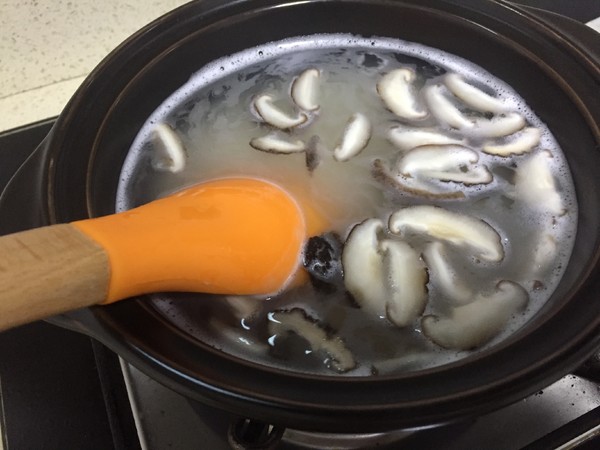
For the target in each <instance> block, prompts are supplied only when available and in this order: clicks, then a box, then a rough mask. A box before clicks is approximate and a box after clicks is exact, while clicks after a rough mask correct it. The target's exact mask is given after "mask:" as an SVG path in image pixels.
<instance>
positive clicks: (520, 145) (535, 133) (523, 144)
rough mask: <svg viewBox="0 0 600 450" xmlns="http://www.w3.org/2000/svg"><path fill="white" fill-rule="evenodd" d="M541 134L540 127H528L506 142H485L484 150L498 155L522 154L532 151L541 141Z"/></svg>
mask: <svg viewBox="0 0 600 450" xmlns="http://www.w3.org/2000/svg"><path fill="white" fill-rule="evenodd" d="M541 135H542V132H541V131H540V129H539V128H535V127H527V128H524V129H523V130H522V131H521V132H520V133H518V134H517V135H516V136H514V138H512V139H510V140H509V142H507V143H506V144H495V143H493V142H487V143H485V144H484V145H483V151H484V152H485V153H488V154H490V155H496V156H511V155H522V154H523V153H528V152H530V151H531V150H532V149H533V148H534V147H535V146H537V145H538V144H539V143H540V138H541Z"/></svg>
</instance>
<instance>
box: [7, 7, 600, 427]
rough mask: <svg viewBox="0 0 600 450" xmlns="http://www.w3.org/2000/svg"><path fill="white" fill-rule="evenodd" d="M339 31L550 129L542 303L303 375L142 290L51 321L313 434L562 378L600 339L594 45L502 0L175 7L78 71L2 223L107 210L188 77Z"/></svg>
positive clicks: (459, 410)
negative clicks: (383, 364)
mask: <svg viewBox="0 0 600 450" xmlns="http://www.w3.org/2000/svg"><path fill="white" fill-rule="evenodd" d="M282 24H285V26H284V25H282ZM338 32H341V33H352V34H358V35H362V36H386V37H395V38H400V39H405V40H409V41H416V42H420V43H422V44H425V45H428V46H431V47H437V48H440V49H442V50H445V51H448V52H451V53H454V54H457V55H459V56H462V57H463V58H466V59H468V60H471V61H473V62H475V63H476V64H479V65H480V66H482V67H483V68H485V69H487V70H488V71H489V72H491V73H492V74H494V75H496V76H497V77H499V78H501V79H503V80H505V81H506V82H508V83H509V84H510V85H512V87H513V88H514V89H515V90H516V91H517V92H519V93H520V94H521V95H522V96H523V97H524V98H525V100H526V101H527V102H528V104H529V105H530V106H531V107H532V109H533V110H534V111H536V112H537V114H538V115H539V116H540V117H541V119H542V120H543V121H544V122H545V123H546V124H547V125H548V126H549V128H550V129H551V131H552V132H553V133H554V135H555V137H556V138H557V140H558V141H559V143H560V145H561V146H562V148H563V150H564V152H565V154H566V157H567V160H568V162H569V165H570V168H571V170H572V174H573V177H574V180H575V187H576V191H577V196H578V201H579V211H580V215H579V225H578V231H577V238H576V242H575V248H574V251H573V255H572V258H571V261H570V263H569V265H568V267H567V269H566V272H565V274H564V277H563V279H562V281H561V283H560V284H559V286H558V288H557V289H556V291H555V293H554V294H553V295H552V297H551V298H550V300H549V301H548V302H547V305H546V306H545V307H544V308H543V310H542V311H540V312H539V314H537V315H536V316H535V317H534V318H533V319H532V320H531V321H530V322H529V323H528V324H527V325H526V326H524V327H523V328H522V329H521V330H519V331H518V332H517V333H515V334H514V335H513V336H512V337H510V338H509V339H507V340H506V341H504V342H502V343H501V344H499V345H497V346H495V347H493V348H491V349H489V350H487V351H484V352H481V353H479V354H476V355H473V356H471V357H469V358H466V359H464V360H461V361H459V362H457V363H453V364H449V365H444V366H441V367H437V368H433V369H428V370H424V371H419V372H414V373H407V374H403V375H396V376H379V377H368V378H343V377H338V376H327V377H322V376H313V375H303V374H298V373H291V372H286V371H283V370H278V369H273V368H268V367H264V366H260V365H257V364H253V363H250V362H247V361H244V360H241V359H238V358H236V357H233V356H228V355H226V354H223V353H221V352H219V351H217V350H215V349H213V348H211V347H210V346H207V345H205V344H203V343H202V342H199V341H197V340H195V339H193V338H192V337H191V336H190V335H189V334H187V333H186V331H185V330H181V329H177V328H176V327H174V326H173V325H172V324H171V323H170V322H167V321H166V320H165V319H164V318H163V317H162V316H161V315H159V314H158V313H157V311H156V310H154V309H153V308H152V306H151V305H150V303H149V302H145V301H144V299H131V300H129V301H126V302H121V303H120V304H117V305H114V306H110V307H96V308H90V309H85V310H82V311H78V312H75V313H72V314H68V315H66V316H63V317H58V318H56V319H53V321H54V322H56V323H58V324H60V325H63V326H66V327H69V328H72V329H75V330H79V331H81V332H83V333H86V334H89V335H91V336H93V337H95V338H97V339H99V340H100V341H101V342H103V343H105V344H106V345H107V346H109V347H110V348H112V349H113V350H115V351H116V352H117V353H119V354H120V355H121V356H122V357H124V358H125V359H126V360H127V361H129V362H131V363H132V364H134V365H135V366H137V367H138V368H139V369H141V370H142V371H144V372H145V373H147V374H148V375H150V376H151V377H153V378H155V379H156V380H158V381H160V382H162V383H163V384H165V385H167V386H169V387H170V388H172V389H174V390H176V391H179V392H180V393H182V394H184V395H186V396H188V397H190V398H192V399H195V400H199V401H202V402H204V403H206V404H208V405H211V406H217V407H220V408H223V409H226V410H228V411H231V412H234V413H237V414H239V415H242V416H247V417H252V418H255V419H258V420H263V421H265V422H268V423H274V424H278V425H284V426H293V427H294V428H297V429H310V430H315V431H331V432H344V431H348V432H359V431H363V432H366V431H383V430H389V429H395V428H400V427H421V426H429V425H436V424H443V423H448V422H451V421H455V420H458V419H462V418H468V417H472V416H474V415H479V414H481V413H484V412H487V411H490V410H493V409H496V408H500V407H502V406H504V405H507V404H509V403H511V402H514V401H516V400H519V399H522V398H524V397H526V396H527V395H529V394H532V393H534V392H536V391H537V390H539V389H540V388H543V387H545V386H547V385H549V384H550V383H552V382H553V381H555V380H557V379H558V378H560V377H562V376H563V375H565V374H567V373H569V372H570V371H572V370H573V369H574V368H575V367H577V366H578V365H580V364H581V363H582V362H583V361H584V360H585V359H586V358H588V357H589V356H590V355H591V354H592V353H593V352H594V351H595V350H596V349H598V348H599V347H600V264H599V261H598V259H599V247H600V176H599V175H598V174H600V130H599V124H600V95H599V93H600V57H599V55H600V51H599V49H600V44H599V42H598V39H597V37H595V36H591V32H590V37H591V40H590V42H591V44H590V43H584V42H582V41H579V40H578V39H576V38H574V37H573V36H572V35H571V34H570V33H568V32H564V33H563V32H561V31H558V30H557V29H555V28H552V27H550V26H548V25H547V23H546V22H545V21H544V20H543V19H540V18H539V17H538V16H536V15H533V14H531V13H529V12H526V11H524V10H521V9H519V8H517V7H514V6H513V5H511V4H510V3H507V2H504V1H496V2H492V1H484V0H404V1H401V0H399V1H391V0H345V1H341V0H338V1H334V0H330V1H325V0H317V1H301V2H296V1H294V2H292V1H283V0H246V1H244V0H240V1H235V2H229V3H226V4H224V3H223V2H221V1H219V0H207V1H199V2H194V3H190V4H187V5H185V6H183V7H181V8H179V9H177V10H175V11H173V12H172V13H170V14H168V15H166V16H164V17H162V18H160V19H159V20H157V21H155V22H153V23H152V24H150V25H149V26H147V27H146V28H144V29H143V30H141V31H140V32H138V33H137V34H135V35H134V36H132V37H131V38H130V39H129V40H127V41H126V42H125V43H123V44H122V45H121V46H120V47H119V48H118V49H116V50H115V51H114V52H113V53H111V54H110V55H109V56H108V57H107V58H106V59H105V60H104V61H103V62H102V63H101V64H100V65H99V66H98V68H97V69H96V70H95V71H94V72H93V73H92V74H91V75H90V76H89V77H88V78H87V80H86V81H85V82H84V84H83V86H82V87H81V88H80V89H79V90H78V91H77V93H76V94H75V96H74V97H73V98H72V100H71V101H70V103H69V104H68V105H67V107H66V109H65V110H64V112H63V114H62V115H61V116H60V118H59V119H58V121H57V123H56V125H55V127H54V129H53V130H52V132H51V133H50V135H49V136H48V138H47V139H46V140H45V142H44V143H43V144H42V146H41V147H40V148H39V149H38V150H37V151H36V153H35V154H34V155H33V156H32V157H31V158H30V160H29V161H28V162H27V163H26V164H25V165H24V166H23V167H22V169H21V171H20V173H19V174H18V175H17V176H16V177H15V179H14V180H13V183H11V185H10V186H9V187H8V188H7V189H6V191H5V192H4V194H3V196H2V198H1V199H0V208H9V209H11V210H16V209H19V210H20V211H21V213H20V214H17V215H11V216H10V217H5V218H4V222H3V224H2V229H1V230H0V231H2V232H4V233H6V232H9V231H16V230H18V229H24V228H30V227H33V226H38V225H43V224H49V223H57V222H66V221H71V220H75V219H81V218H85V217H88V216H97V215H102V214H106V213H111V212H113V211H114V204H115V193H116V189H117V184H118V181H119V174H120V169H121V165H122V163H123V160H124V158H125V156H126V154H127V152H128V149H129V147H130V145H131V143H132V141H133V139H134V137H135V135H136V133H137V132H138V130H139V129H140V127H141V125H142V124H143V123H144V121H145V120H146V118H147V117H148V116H149V115H150V114H151V113H152V111H153V110H154V109H155V108H156V107H157V106H158V105H159V104H160V103H161V102H162V101H163V100H164V99H165V98H166V97H167V96H169V94H171V93H172V92H173V91H174V90H175V89H176V88H178V87H179V86H181V85H182V84H183V83H184V82H186V81H187V80H188V78H189V77H190V75H191V74H192V73H193V72H195V71H197V70H198V69H199V68H200V67H202V66H203V65H204V64H206V63H208V62H210V61H212V60H214V59H216V58H218V57H221V56H224V55H228V54H231V53H234V52H236V51H240V50H243V49H245V48H249V47H253V46H255V45H258V44H264V43H267V42H270V41H273V40H279V39H283V38H286V37H291V36H301V35H307V34H313V33H338ZM594 39H595V40H594ZM594 52H595V54H594ZM24 180H25V181H24ZM25 204H26V205H34V206H30V207H28V208H23V207H22V206H21V205H25ZM20 206H21V207H20Z"/></svg>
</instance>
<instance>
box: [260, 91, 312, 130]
mask: <svg viewBox="0 0 600 450" xmlns="http://www.w3.org/2000/svg"><path fill="white" fill-rule="evenodd" d="M253 105H254V109H255V110H256V113H257V114H258V115H259V116H260V118H261V119H262V120H264V121H265V122H266V123H268V124H269V125H271V126H274V127H275V128H279V129H281V130H287V129H290V128H294V127H297V126H298V125H302V124H303V123H305V122H306V121H307V120H308V116H307V115H306V114H304V113H297V114H296V115H291V114H288V113H286V112H284V111H282V110H281V109H280V108H278V107H277V106H276V105H275V103H274V99H273V97H271V96H270V95H267V94H262V95H259V96H258V97H256V98H255V99H254V103H253Z"/></svg>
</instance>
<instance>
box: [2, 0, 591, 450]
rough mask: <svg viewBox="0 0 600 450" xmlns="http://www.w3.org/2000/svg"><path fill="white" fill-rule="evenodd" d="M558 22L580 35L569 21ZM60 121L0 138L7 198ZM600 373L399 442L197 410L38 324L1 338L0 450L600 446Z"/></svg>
mask: <svg viewBox="0 0 600 450" xmlns="http://www.w3.org/2000/svg"><path fill="white" fill-rule="evenodd" d="M519 3H526V4H528V5H531V6H534V7H539V8H545V9H548V10H552V11H555V12H558V13H561V14H563V15H568V16H571V17H572V18H574V19H576V20H579V21H582V22H586V21H589V20H591V19H593V18H594V17H597V16H600V2H598V1H597V0H589V1H584V0H578V1H577V2H571V1H568V0H554V1H553V0H537V1H536V0H530V1H522V2H519ZM575 3H576V4H575ZM542 14H543V12H542ZM552 19H553V20H555V21H556V22H557V24H558V25H559V26H563V27H567V28H569V27H571V28H572V23H570V22H564V20H561V18H560V17H553V18H552ZM573 32H577V31H576V29H573ZM596 44H597V43H596ZM52 124H53V120H52V119H50V120H47V121H43V122H40V123H35V124H31V125H28V126H25V127H22V128H19V129H16V130H12V131H9V132H5V133H3V134H0V192H1V191H2V190H3V188H4V186H5V185H6V184H7V183H8V181H9V180H10V178H11V176H12V175H13V174H14V172H15V171H16V170H17V169H18V167H19V166H20V165H21V164H22V163H23V161H25V160H26V158H27V157H28V156H29V155H30V154H31V153H32V152H33V150H34V149H35V148H36V146H37V145H38V144H39V142H40V141H41V140H42V139H43V138H44V136H45V135H46V134H47V133H48V131H49V130H50V128H51V127H52ZM0 214H10V211H2V212H0ZM596 366H600V364H597V361H590V362H589V364H587V365H586V367H583V368H581V370H580V371H578V372H577V374H573V375H568V376H566V377H564V378H562V379H561V380H559V381H558V382H556V383H554V384H553V385H551V386H548V387H547V388H545V389H544V390H542V391H539V392H538V393H537V394H535V395H532V396H530V397H529V398H526V399H524V400H522V401H520V402H518V403H515V404H513V405H511V406H509V407H506V408H504V409H502V410H499V411H496V412H493V413H490V414H487V415H484V416H481V417H479V418H478V419H476V420H473V421H471V422H461V423H457V424H454V425H451V426H445V427H437V428H432V429H419V430H398V431H392V432H388V433H370V434H345V435H339V434H325V433H311V432H304V431H298V430H290V429H287V430H280V429H278V428H276V427H272V426H270V425H268V424H262V423H258V422H255V421H252V420H248V419H245V418H242V417H236V416H235V415H232V414H229V413H225V412H222V411H220V410H216V409H213V408H210V407H207V406H204V405H201V404H198V403H195V402H193V401H190V400H189V399H187V398H184V397H182V396H181V395H179V394H177V393H175V392H173V391H171V390H169V389H167V388H165V387H164V386H162V385H160V384H159V383H157V382H156V381H154V380H153V379H151V378H149V377H147V376H146V375H144V374H143V373H141V372H140V371H138V370H137V369H136V368H135V367H133V366H131V365H129V364H127V363H126V362H124V361H123V360H121V359H120V358H119V357H118V356H117V355H115V354H114V353H113V352H111V351H110V350H108V349H107V348H105V347H104V346H103V345H102V344H99V343H98V342H96V341H94V340H92V339H90V338H88V337H86V336H83V335H80V334H77V333H74V332H71V331H68V330H64V329H61V328H58V327H56V326H53V325H50V324H48V323H45V322H39V323H34V324H30V325H26V326H22V327H19V328H17V329H14V330H10V331H8V332H5V333H3V334H1V335H0V400H1V406H2V408H1V409H0V415H1V416H2V417H1V418H2V422H1V423H0V426H1V428H2V441H1V444H2V447H0V449H1V448H4V449H11V450H14V449H30V448H31V449H33V448H35V449H44V448H47V449H59V448H60V449H86V450H93V449H99V450H100V449H103V450H104V449H110V448H114V449H127V450H129V449H132V450H135V449H148V450H155V449H157V450H162V449H179V450H192V449H210V450H226V449H230V448H265V449H266V448H278V449H283V450H285V449H327V448H332V449H333V448H335V449H341V448H348V449H359V448H362V449H365V448H366V449H368V448H381V449H383V448H390V449H397V448H408V449H420V448H436V447H439V446H440V445H443V446H444V447H445V448H446V449H447V450H458V449H471V448H482V449H483V448H485V449H488V450H493V449H498V450H513V449H515V450H516V449H550V448H578V449H588V448H589V449H591V448H600V370H598V369H597V368H596Z"/></svg>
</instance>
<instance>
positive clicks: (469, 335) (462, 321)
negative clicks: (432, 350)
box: [421, 281, 529, 350]
mask: <svg viewBox="0 0 600 450" xmlns="http://www.w3.org/2000/svg"><path fill="white" fill-rule="evenodd" d="M528 299H529V296H528V294H527V291H525V289H523V288H522V287H521V286H520V285H518V284H517V283H513V282H512V281H500V282H499V283H498V284H497V286H496V291H495V292H494V293H493V294H492V295H490V296H483V295H479V296H477V298H476V299H475V300H474V301H473V302H471V303H469V304H466V305H463V306H458V307H456V308H453V310H452V311H451V312H450V314H449V316H447V317H438V316H425V317H423V319H422V321H421V327H422V329H423V333H424V334H425V335H426V336H427V337H428V338H429V339H431V340H432V341H433V342H435V343H436V344H437V345H439V346H441V347H444V348H449V349H457V350H472V349H474V348H477V347H479V346H481V345H483V344H485V343H486V342H488V341H490V340H491V339H492V338H493V337H494V336H496V335H497V334H498V333H500V331H502V329H503V328H504V327H505V326H506V324H507V322H508V321H509V320H510V318H511V317H512V316H513V315H515V314H518V313H519V312H520V311H522V310H523V309H525V306H526V305H527V301H528Z"/></svg>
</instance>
